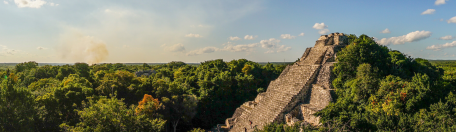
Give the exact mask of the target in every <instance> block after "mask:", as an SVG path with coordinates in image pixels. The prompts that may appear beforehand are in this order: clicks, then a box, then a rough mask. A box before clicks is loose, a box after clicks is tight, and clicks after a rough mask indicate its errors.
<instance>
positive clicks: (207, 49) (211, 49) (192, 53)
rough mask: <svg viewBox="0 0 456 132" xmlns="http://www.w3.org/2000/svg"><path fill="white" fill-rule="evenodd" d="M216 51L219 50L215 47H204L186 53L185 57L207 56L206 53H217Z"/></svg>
mask: <svg viewBox="0 0 456 132" xmlns="http://www.w3.org/2000/svg"><path fill="white" fill-rule="evenodd" d="M218 50H219V48H216V47H204V48H201V49H197V50H192V51H190V52H188V53H187V56H195V55H201V54H207V53H212V52H215V51H218Z"/></svg>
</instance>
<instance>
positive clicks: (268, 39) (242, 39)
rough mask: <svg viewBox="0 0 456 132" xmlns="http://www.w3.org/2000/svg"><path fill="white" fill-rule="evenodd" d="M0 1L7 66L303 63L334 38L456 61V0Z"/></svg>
mask: <svg viewBox="0 0 456 132" xmlns="http://www.w3.org/2000/svg"><path fill="white" fill-rule="evenodd" d="M0 1H1V3H0V63H3V62H24V61H37V62H39V63H49V62H51V63H73V62H87V63H100V62H102V63H105V62H107V63H116V62H122V63H128V62H139V63H142V62H150V63H153V62H170V61H184V62H202V61H206V60H213V59H224V60H225V61H230V60H233V59H241V58H245V59H249V60H252V61H257V62H281V61H284V60H285V61H294V60H296V59H297V58H299V57H300V56H301V55H302V54H303V52H304V50H305V49H306V48H307V47H312V46H314V44H315V41H316V40H317V39H318V37H319V36H320V35H322V34H328V33H332V32H341V33H346V34H356V35H358V36H359V35H361V34H366V35H369V36H371V37H375V38H376V40H377V41H378V42H379V43H380V44H383V45H387V46H388V47H389V48H391V49H394V50H399V51H401V52H403V53H406V54H408V55H411V56H412V57H420V58H426V59H452V60H454V59H456V0H437V1H436V0H400V1H398V0H381V1H379V0H362V1H361V0H358V1H355V0H349V1H341V0H325V1H321V0H319V1H317V0H314V1H310V0H299V1H298V0H296V1H292V0H289V1H279V0H181V1H177V0H149V1H139V0H129V1H125V0H122V1H121V0H0ZM386 29H388V30H386ZM302 33H303V34H302Z"/></svg>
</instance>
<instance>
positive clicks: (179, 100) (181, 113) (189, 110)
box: [162, 95, 198, 132]
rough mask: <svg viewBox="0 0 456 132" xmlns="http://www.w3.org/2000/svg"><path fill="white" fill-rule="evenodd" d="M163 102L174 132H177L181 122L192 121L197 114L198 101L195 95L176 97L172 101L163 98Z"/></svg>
mask: <svg viewBox="0 0 456 132" xmlns="http://www.w3.org/2000/svg"><path fill="white" fill-rule="evenodd" d="M162 101H163V103H164V104H165V106H167V112H168V115H167V117H168V119H169V121H170V122H171V124H172V126H173V128H174V132H176V131H177V125H179V122H180V121H183V122H188V121H191V119H192V118H193V117H194V116H195V114H196V106H197V104H198V99H197V98H196V96H195V95H181V96H178V95H175V96H172V98H171V99H169V98H166V97H163V99H162Z"/></svg>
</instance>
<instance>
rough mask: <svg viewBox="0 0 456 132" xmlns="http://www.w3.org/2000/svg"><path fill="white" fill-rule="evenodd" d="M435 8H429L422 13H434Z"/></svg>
mask: <svg viewBox="0 0 456 132" xmlns="http://www.w3.org/2000/svg"><path fill="white" fill-rule="evenodd" d="M434 13H435V9H427V10H426V11H424V12H422V13H421V15H426V14H434Z"/></svg>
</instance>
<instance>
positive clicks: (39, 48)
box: [36, 47, 48, 50]
mask: <svg viewBox="0 0 456 132" xmlns="http://www.w3.org/2000/svg"><path fill="white" fill-rule="evenodd" d="M36 49H37V50H47V49H48V48H44V47H36Z"/></svg>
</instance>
